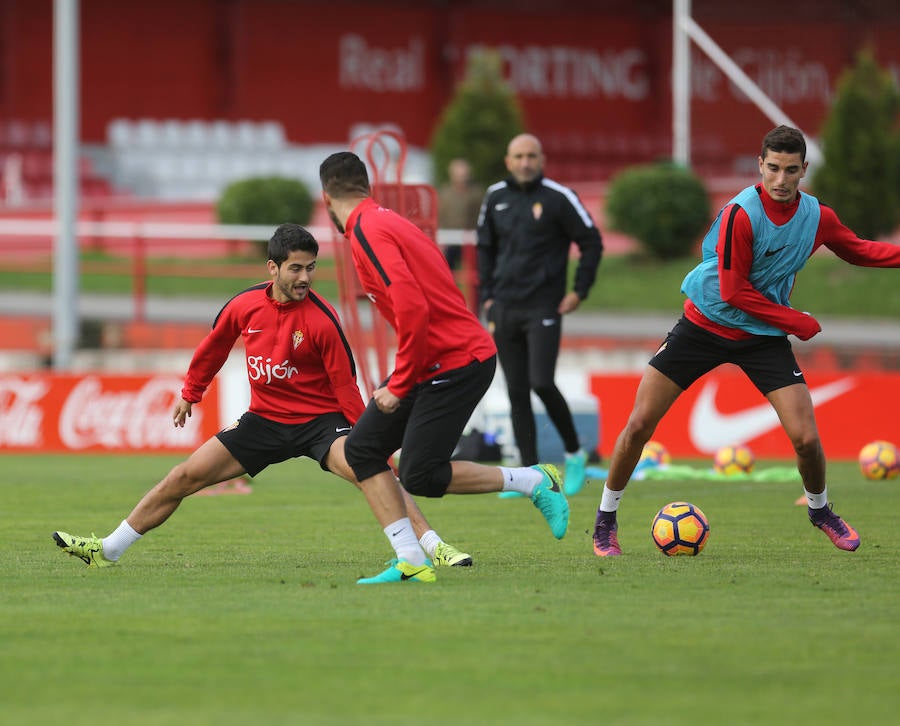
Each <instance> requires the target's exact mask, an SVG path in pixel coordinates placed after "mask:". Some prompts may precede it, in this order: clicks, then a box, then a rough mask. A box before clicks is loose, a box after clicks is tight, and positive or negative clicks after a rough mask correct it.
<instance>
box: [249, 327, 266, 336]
mask: <svg viewBox="0 0 900 726" xmlns="http://www.w3.org/2000/svg"><path fill="white" fill-rule="evenodd" d="M262 331H263V329H262V328H247V335H250V333H261V332H262Z"/></svg>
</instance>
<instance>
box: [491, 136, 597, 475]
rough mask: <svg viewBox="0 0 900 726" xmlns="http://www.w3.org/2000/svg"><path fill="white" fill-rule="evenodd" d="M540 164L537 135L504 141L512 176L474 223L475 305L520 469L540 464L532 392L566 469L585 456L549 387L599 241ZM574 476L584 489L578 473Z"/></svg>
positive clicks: (592, 273)
mask: <svg viewBox="0 0 900 726" xmlns="http://www.w3.org/2000/svg"><path fill="white" fill-rule="evenodd" d="M543 164H544V156H543V153H542V151H541V144H540V141H538V139H537V138H535V137H534V136H532V135H530V134H523V135H521V136H517V137H516V138H514V139H513V140H512V141H511V142H510V143H509V147H508V149H507V154H506V168H507V169H508V170H509V173H510V176H509V178H507V179H506V180H504V181H502V182H498V183H497V184H494V185H492V186H491V187H489V188H488V191H487V194H486V196H485V198H484V202H483V204H482V207H481V212H480V214H479V218H478V271H479V277H480V299H481V303H482V306H483V311H484V313H485V316H486V318H487V321H488V326H489V328H490V330H491V332H492V333H493V335H494V340H495V342H496V344H497V349H498V352H499V358H500V364H501V366H502V368H503V374H504V376H505V377H506V383H507V386H508V389H509V399H510V406H511V418H512V425H513V433H514V435H515V438H516V445H517V446H518V448H519V455H520V456H521V459H522V462H521V463H522V464H523V465H531V464H535V463H537V461H538V455H537V437H536V432H535V421H534V414H533V412H532V409H531V391H532V390H534V392H535V393H536V394H537V395H538V397H539V398H540V399H541V401H542V402H543V404H544V407H545V408H546V409H547V415H548V416H549V417H550V420H551V421H552V422H553V424H554V426H556V429H557V431H558V432H559V434H560V436H561V437H562V440H563V444H564V445H565V449H566V452H567V457H566V464H567V467H566V468H567V471H568V469H569V464H570V456H573V455H576V456H581V457H582V459H583V457H584V453H583V452H582V451H581V450H580V445H579V441H578V434H577V433H576V431H575V424H574V421H573V419H572V413H571V411H570V410H569V406H568V404H567V403H566V400H565V398H563V396H562V394H561V393H560V391H559V389H558V388H557V387H556V383H555V381H554V374H555V370H556V360H557V358H558V356H559V345H560V336H561V332H562V331H561V323H562V316H563V315H565V314H566V313H569V312H572V311H573V310H575V309H576V308H577V307H578V305H579V304H580V303H581V301H582V300H583V299H584V298H586V297H587V295H588V292H589V291H590V289H591V286H592V285H593V284H594V278H595V277H596V274H597V266H598V265H599V264H600V258H601V256H602V254H603V242H602V240H601V237H600V232H599V231H598V229H597V226H596V225H595V224H594V221H593V219H592V218H591V215H590V214H589V213H588V211H587V210H586V209H585V208H584V205H583V204H582V203H581V201H580V200H579V199H578V196H577V195H576V194H575V192H573V191H572V190H571V189H569V188H567V187H564V186H562V185H561V184H558V183H556V182H554V181H552V180H550V179H547V178H545V177H544V176H543ZM572 242H575V243H576V244H577V245H578V248H579V249H580V251H581V256H580V259H579V262H578V267H577V270H576V272H575V284H574V289H573V290H572V291H570V292H566V288H567V277H568V274H567V273H568V260H569V249H570V246H571V243H572ZM573 468H577V466H576V467H573ZM583 468H584V466H583V461H582V462H581V469H582V470H583ZM581 478H582V482H581V484H583V473H582V474H581ZM567 479H568V477H567ZM581 484H577V483H570V482H569V481H567V482H566V489H567V492H568V493H575V491H577V490H578V489H580V488H581Z"/></svg>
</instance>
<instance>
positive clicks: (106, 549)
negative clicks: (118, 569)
mask: <svg viewBox="0 0 900 726" xmlns="http://www.w3.org/2000/svg"><path fill="white" fill-rule="evenodd" d="M141 537H143V535H141V534H138V533H137V532H135V531H134V529H133V528H132V526H131V525H130V524H128V522H127V521H126V520H124V519H123V520H122V524H120V525H119V526H118V527H116V528H115V530H113V531H112V532H111V533H110V534H109V536H107V537H104V538H103V539H102V540H101V542H102V543H103V556H104V557H105V558H106V559H108V560H112V561H113V562H115V561H116V560H118V559H119V558H120V557H121V556H122V555H123V554H124V552H125V550H127V549H128V548H129V547H131V545H133V544H134V543H135V542H137V541H138V540H139V539H140V538H141Z"/></svg>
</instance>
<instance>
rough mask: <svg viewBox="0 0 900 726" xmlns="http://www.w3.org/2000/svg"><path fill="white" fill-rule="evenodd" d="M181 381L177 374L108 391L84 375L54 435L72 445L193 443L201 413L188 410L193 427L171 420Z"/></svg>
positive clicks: (152, 446) (64, 407) (111, 446)
mask: <svg viewBox="0 0 900 726" xmlns="http://www.w3.org/2000/svg"><path fill="white" fill-rule="evenodd" d="M180 385H181V381H180V380H179V379H177V378H171V377H155V378H150V379H148V380H147V382H146V383H145V384H144V385H143V386H141V387H140V388H139V389H137V390H118V391H108V390H104V388H103V383H102V381H101V380H100V379H98V378H94V377H88V378H84V379H82V380H81V381H80V382H79V383H78V384H77V385H76V386H75V387H74V388H73V389H72V391H71V392H70V393H69V395H68V397H67V398H66V401H65V403H64V404H63V405H62V408H61V410H60V415H59V438H60V440H61V441H62V442H63V444H65V446H66V447H68V448H71V449H87V448H90V447H96V446H101V447H103V448H107V449H161V448H171V447H184V446H195V445H196V444H197V443H199V442H198V441H197V439H198V437H199V431H200V430H201V426H200V424H201V422H202V412H201V411H199V410H195V411H193V421H192V425H191V426H190V427H186V428H185V429H178V428H175V426H174V425H173V422H172V411H173V410H174V407H175V403H176V401H177V400H178V394H177V393H176V392H177V391H178V390H179V388H180ZM186 438H187V439H190V440H188V441H186V440H185V439H186Z"/></svg>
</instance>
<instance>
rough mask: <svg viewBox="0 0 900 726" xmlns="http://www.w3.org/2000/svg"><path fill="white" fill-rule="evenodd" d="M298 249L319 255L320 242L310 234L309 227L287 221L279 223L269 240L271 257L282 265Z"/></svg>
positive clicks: (277, 263)
mask: <svg viewBox="0 0 900 726" xmlns="http://www.w3.org/2000/svg"><path fill="white" fill-rule="evenodd" d="M297 250H302V251H304V252H312V253H313V254H314V255H316V256H317V257H318V255H319V243H318V242H316V238H315V237H313V236H312V235H311V234H310V232H309V230H308V229H306V228H305V227H301V226H300V225H299V224H290V223H287V224H282V225H279V226H278V228H277V229H276V230H275V233H274V234H273V235H272V238H271V239H270V240H269V247H268V254H269V259H270V260H272V262H274V263H275V264H276V265H278V266H279V267H281V265H282V263H283V262H284V261H285V260H286V259H287V258H288V256H289V255H290V254H291V252H296V251H297Z"/></svg>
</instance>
